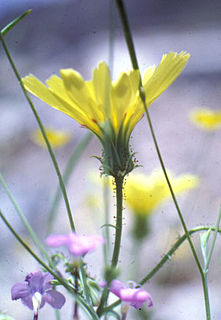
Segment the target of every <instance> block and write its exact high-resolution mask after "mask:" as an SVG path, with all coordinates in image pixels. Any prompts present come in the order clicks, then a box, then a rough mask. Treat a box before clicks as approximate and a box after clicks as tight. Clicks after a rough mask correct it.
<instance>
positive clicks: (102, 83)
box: [92, 62, 111, 109]
mask: <svg viewBox="0 0 221 320" xmlns="http://www.w3.org/2000/svg"><path fill="white" fill-rule="evenodd" d="M92 82H93V88H94V96H95V99H96V102H97V105H101V106H102V107H103V108H104V109H105V107H107V105H108V104H109V99H110V88H111V78H110V70H109V68H108V66H107V65H106V63H105V62H101V63H99V65H98V67H97V68H95V69H94V72H93V80H92Z"/></svg>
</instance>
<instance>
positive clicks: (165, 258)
mask: <svg viewBox="0 0 221 320" xmlns="http://www.w3.org/2000/svg"><path fill="white" fill-rule="evenodd" d="M210 229H211V230H212V231H214V232H215V230H216V229H215V228H211V227H210V226H199V227H196V228H193V229H190V230H188V234H189V235H192V234H194V233H196V232H200V231H205V230H210ZM218 232H219V233H221V229H218ZM186 239H187V236H186V234H184V235H183V236H181V237H179V239H178V240H177V241H176V242H175V243H174V245H173V246H172V247H171V249H170V250H169V251H168V252H167V253H166V254H165V255H164V256H163V257H162V259H161V260H160V261H159V262H158V263H157V265H156V266H155V267H154V268H153V269H152V270H151V271H150V272H149V273H148V274H147V275H146V276H145V277H144V278H143V279H142V280H141V281H139V282H138V283H139V284H141V285H143V284H144V283H146V282H147V281H148V280H150V279H151V278H152V277H153V276H154V275H155V274H156V273H157V272H158V271H159V270H160V269H161V268H162V267H163V265H164V264H165V263H166V262H167V261H169V260H171V257H172V255H173V254H174V252H175V251H176V250H177V249H178V248H179V247H180V246H181V244H182V243H183V242H184V241H185V240H186Z"/></svg>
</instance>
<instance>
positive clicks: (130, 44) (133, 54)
mask: <svg viewBox="0 0 221 320" xmlns="http://www.w3.org/2000/svg"><path fill="white" fill-rule="evenodd" d="M116 4H117V7H118V10H119V14H120V17H121V22H122V25H123V30H124V36H125V39H126V43H127V46H128V51H129V54H130V58H131V62H132V65H133V68H134V69H135V70H138V71H139V66H138V61H137V56H136V52H135V47H134V43H133V38H132V33H131V31H130V26H129V21H128V18H127V14H126V10H125V7H124V4H123V0H116ZM139 91H140V97H141V100H142V102H143V105H144V110H145V113H146V116H147V120H148V124H149V127H150V131H151V134H152V138H153V141H154V145H155V148H156V151H157V155H158V158H159V161H160V164H161V167H162V170H163V173H164V175H165V178H166V181H167V184H168V187H169V189H170V193H171V196H172V199H173V202H174V204H175V207H176V210H177V213H178V216H179V218H180V221H181V224H182V226H183V229H184V231H185V234H186V236H187V239H188V242H189V245H190V248H191V250H192V253H193V256H194V259H195V262H196V264H197V267H198V269H199V271H200V274H201V275H202V274H203V270H202V267H201V264H200V261H199V258H198V256H197V253H196V250H195V248H194V245H193V243H192V240H191V238H190V235H189V233H188V229H187V226H186V223H185V221H184V219H183V216H182V213H181V210H180V208H179V206H178V203H177V200H176V197H175V194H174V191H173V188H172V186H171V183H170V180H169V178H168V175H167V172H166V169H165V166H164V162H163V159H162V156H161V153H160V149H159V146H158V142H157V139H156V136H155V133H154V130H153V125H152V122H151V119H150V115H149V112H148V110H147V106H146V102H145V94H144V90H143V87H142V82H141V77H140V87H139Z"/></svg>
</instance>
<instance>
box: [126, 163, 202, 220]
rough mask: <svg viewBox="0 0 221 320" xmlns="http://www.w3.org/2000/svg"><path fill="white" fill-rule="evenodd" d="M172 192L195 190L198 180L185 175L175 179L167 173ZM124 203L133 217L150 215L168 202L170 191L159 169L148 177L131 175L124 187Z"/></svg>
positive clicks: (192, 176)
mask: <svg viewBox="0 0 221 320" xmlns="http://www.w3.org/2000/svg"><path fill="white" fill-rule="evenodd" d="M167 173H168V176H169V179H170V181H171V184H172V187H173V190H174V192H175V193H176V194H179V193H181V192H182V191H187V190H191V189H193V188H195V187H196V186H197V185H198V179H197V177H196V176H194V175H190V174H185V175H181V176H178V177H175V176H174V175H173V174H172V173H171V172H169V171H167ZM125 195H126V203H127V204H128V206H129V207H130V209H131V211H132V212H133V213H134V214H135V215H139V216H147V215H149V214H151V213H152V212H153V211H154V210H155V209H157V207H158V206H160V205H161V204H162V202H164V201H165V200H169V199H170V197H171V195H170V190H169V187H168V185H167V182H166V179H165V177H164V174H163V172H162V170H161V169H158V170H155V171H153V173H152V174H151V175H150V176H146V175H144V174H131V175H130V176H129V177H128V178H127V181H126V185H125Z"/></svg>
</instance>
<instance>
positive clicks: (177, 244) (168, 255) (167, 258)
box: [103, 226, 221, 313]
mask: <svg viewBox="0 0 221 320" xmlns="http://www.w3.org/2000/svg"><path fill="white" fill-rule="evenodd" d="M207 230H211V231H214V232H216V229H215V228H211V227H210V226H199V227H196V228H193V229H190V230H188V232H189V234H190V235H192V234H194V233H197V232H200V231H207ZM217 232H219V233H221V229H218V230H217ZM186 239H187V237H186V234H184V235H183V236H181V237H179V239H178V240H177V241H176V242H175V243H174V245H173V246H172V248H171V249H170V250H169V251H168V252H167V253H166V254H165V255H164V256H163V257H162V259H161V260H160V261H159V262H158V263H157V265H156V266H155V267H154V268H153V269H152V270H151V271H150V272H149V273H148V274H147V275H146V276H145V277H144V278H143V279H142V280H141V281H139V282H138V283H139V284H140V285H143V284H145V283H146V282H147V281H149V280H150V279H151V278H152V277H153V276H155V274H156V273H157V272H158V271H160V269H161V268H162V267H163V266H164V264H165V263H166V262H167V261H170V260H171V258H172V256H173V254H174V253H175V251H176V250H177V249H178V248H179V247H180V246H181V245H182V243H183V242H184V241H185V240H186ZM120 303H121V300H117V301H115V302H114V303H112V304H110V305H109V306H108V307H106V308H104V309H103V312H104V313H107V312H108V311H111V310H112V309H114V308H116V307H117V306H118V305H119V304H120Z"/></svg>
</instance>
